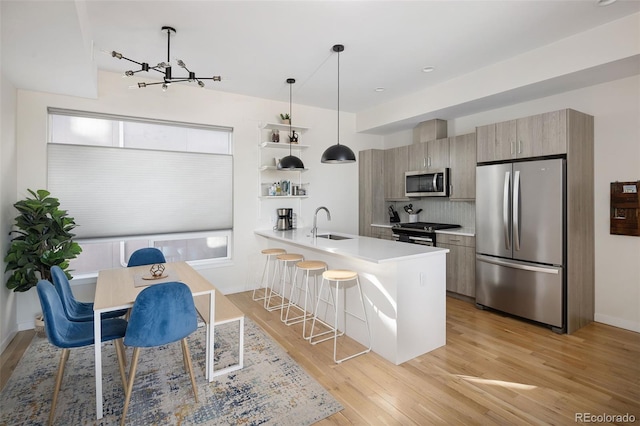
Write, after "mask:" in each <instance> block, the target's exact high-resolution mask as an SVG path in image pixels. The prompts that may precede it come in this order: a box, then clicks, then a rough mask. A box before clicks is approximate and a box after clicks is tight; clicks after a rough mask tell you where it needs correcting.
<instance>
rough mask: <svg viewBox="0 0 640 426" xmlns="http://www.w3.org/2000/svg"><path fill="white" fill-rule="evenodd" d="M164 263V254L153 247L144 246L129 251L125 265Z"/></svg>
mask: <svg viewBox="0 0 640 426" xmlns="http://www.w3.org/2000/svg"><path fill="white" fill-rule="evenodd" d="M154 263H166V260H165V258H164V254H162V252H161V251H160V250H158V249H157V248H155V247H145V248H141V249H138V250H136V251H134V252H133V253H131V257H130V258H129V262H128V263H127V266H129V267H131V266H140V265H153V264H154Z"/></svg>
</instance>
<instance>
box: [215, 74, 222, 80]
mask: <svg viewBox="0 0 640 426" xmlns="http://www.w3.org/2000/svg"><path fill="white" fill-rule="evenodd" d="M213 81H222V77H220V76H219V75H214V76H213Z"/></svg>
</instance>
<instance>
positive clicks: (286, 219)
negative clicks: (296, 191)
mask: <svg viewBox="0 0 640 426" xmlns="http://www.w3.org/2000/svg"><path fill="white" fill-rule="evenodd" d="M276 213H277V214H278V221H277V222H276V226H275V229H276V230H277V231H287V230H289V229H293V209H276Z"/></svg>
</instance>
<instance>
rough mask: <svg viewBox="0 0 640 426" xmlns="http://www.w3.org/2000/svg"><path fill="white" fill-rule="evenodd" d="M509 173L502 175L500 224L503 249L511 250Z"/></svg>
mask: <svg viewBox="0 0 640 426" xmlns="http://www.w3.org/2000/svg"><path fill="white" fill-rule="evenodd" d="M510 183H511V172H505V173H504V190H503V194H502V224H503V229H504V248H505V249H507V250H511V235H510V232H509V207H510V206H509V201H510V199H511V185H510Z"/></svg>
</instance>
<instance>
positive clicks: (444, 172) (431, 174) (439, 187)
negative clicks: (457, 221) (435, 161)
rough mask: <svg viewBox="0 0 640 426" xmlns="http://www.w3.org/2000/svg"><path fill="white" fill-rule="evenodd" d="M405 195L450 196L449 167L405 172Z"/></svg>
mask: <svg viewBox="0 0 640 426" xmlns="http://www.w3.org/2000/svg"><path fill="white" fill-rule="evenodd" d="M404 195H405V197H448V196H449V169H448V168H445V169H437V170H418V171H415V172H405V174H404Z"/></svg>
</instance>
